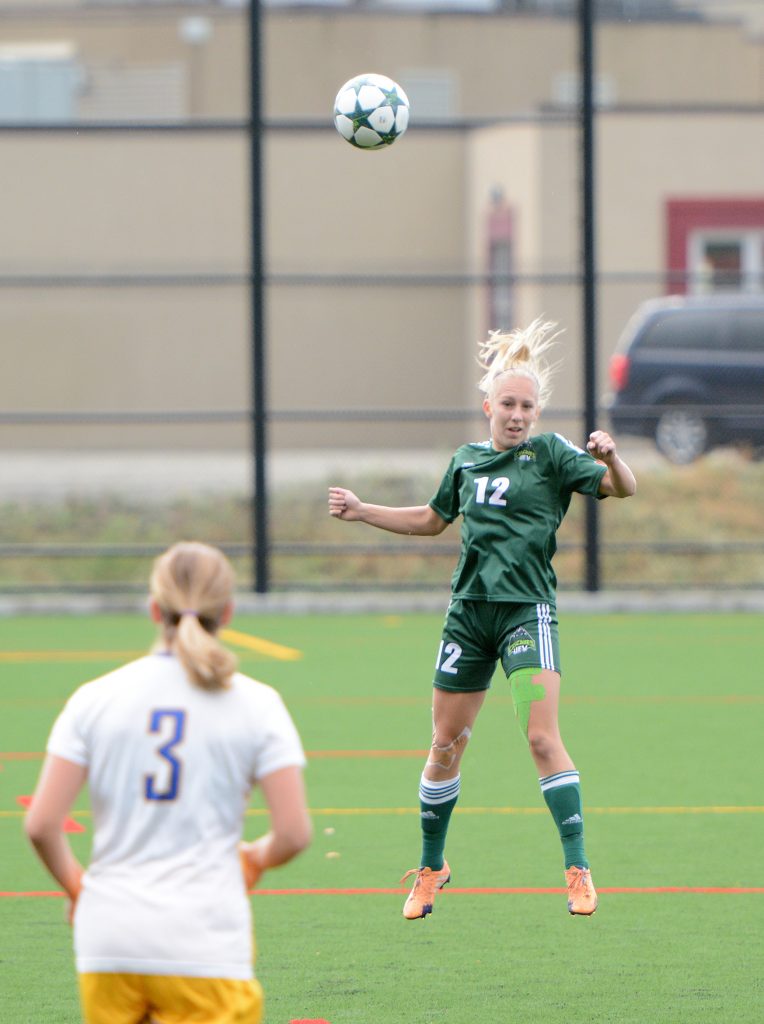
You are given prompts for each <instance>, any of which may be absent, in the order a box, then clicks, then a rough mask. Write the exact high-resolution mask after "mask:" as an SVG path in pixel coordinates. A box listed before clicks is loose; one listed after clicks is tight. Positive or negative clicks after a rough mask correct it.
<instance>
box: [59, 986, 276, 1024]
mask: <svg viewBox="0 0 764 1024" xmlns="http://www.w3.org/2000/svg"><path fill="white" fill-rule="evenodd" d="M79 986H80V1001H81V1003H82V1013H83V1017H84V1020H85V1024H141V1022H146V1024H148V1022H152V1024H186V1022H188V1021H191V1020H193V1021H198V1024H260V1022H261V1021H262V1019H263V990H262V988H261V986H260V982H259V981H237V980H233V979H228V978H184V977H169V976H167V975H164V974H80V975H79Z"/></svg>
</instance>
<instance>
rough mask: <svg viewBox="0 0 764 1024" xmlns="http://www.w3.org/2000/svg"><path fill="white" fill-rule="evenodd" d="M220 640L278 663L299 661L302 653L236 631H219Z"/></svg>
mask: <svg viewBox="0 0 764 1024" xmlns="http://www.w3.org/2000/svg"><path fill="white" fill-rule="evenodd" d="M220 639H221V640H224V641H225V642H226V643H228V644H233V645H234V647H245V648H246V649H247V650H249V651H257V653H258V654H265V655H267V656H268V657H269V658H276V659H277V660H278V661H299V660H300V658H301V657H302V651H298V650H297V649H296V648H295V647H285V646H284V645H283V644H277V643H274V642H273V641H272V640H263V638H262V637H259V636H250V634H249V633H240V632H239V631H238V629H221V630H220Z"/></svg>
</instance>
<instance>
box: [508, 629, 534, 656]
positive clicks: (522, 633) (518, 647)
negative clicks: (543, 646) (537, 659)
mask: <svg viewBox="0 0 764 1024" xmlns="http://www.w3.org/2000/svg"><path fill="white" fill-rule="evenodd" d="M535 650H536V641H535V640H534V639H533V637H532V636H531V635H530V633H529V632H528V630H527V629H523V627H522V626H520V627H519V629H516V630H515V631H514V633H512V634H511V636H510V638H509V640H508V641H507V654H508V655H509V656H510V658H511V657H512V655H513V654H525V653H526V652H527V651H535Z"/></svg>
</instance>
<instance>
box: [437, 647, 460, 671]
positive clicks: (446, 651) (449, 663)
mask: <svg viewBox="0 0 764 1024" xmlns="http://www.w3.org/2000/svg"><path fill="white" fill-rule="evenodd" d="M444 655H445V657H444ZM461 656H462V649H461V647H460V646H459V644H455V643H453V642H451V643H446V641H445V640H441V641H440V647H439V648H438V657H437V658H436V660H435V668H436V669H440V671H441V672H448V673H449V675H452V676H455V675H456V673H457V672H458V671H459V669H458V668H457V667H456V663H457V661H458V660H459V658H461Z"/></svg>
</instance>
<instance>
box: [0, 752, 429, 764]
mask: <svg viewBox="0 0 764 1024" xmlns="http://www.w3.org/2000/svg"><path fill="white" fill-rule="evenodd" d="M428 753H429V751H425V750H421V751H305V754H306V756H307V757H308V758H311V759H313V760H326V759H334V758H424V757H426V756H427V754H428ZM44 757H45V752H44V751H5V752H3V751H0V761H41V760H42V759H43V758H44Z"/></svg>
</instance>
